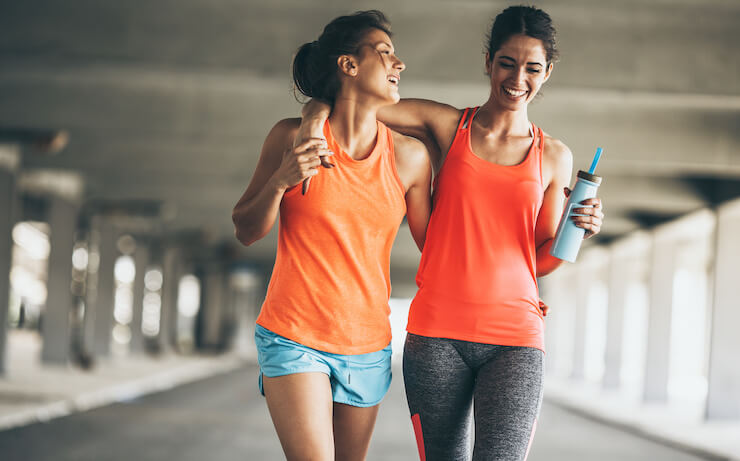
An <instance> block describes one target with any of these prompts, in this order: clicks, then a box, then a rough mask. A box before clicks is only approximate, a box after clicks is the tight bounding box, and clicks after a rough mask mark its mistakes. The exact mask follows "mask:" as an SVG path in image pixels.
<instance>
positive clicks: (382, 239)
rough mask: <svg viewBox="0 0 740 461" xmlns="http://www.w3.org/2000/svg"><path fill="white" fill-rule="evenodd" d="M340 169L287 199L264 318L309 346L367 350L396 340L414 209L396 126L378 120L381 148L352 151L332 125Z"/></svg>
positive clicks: (290, 193)
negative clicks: (403, 249)
mask: <svg viewBox="0 0 740 461" xmlns="http://www.w3.org/2000/svg"><path fill="white" fill-rule="evenodd" d="M324 135H325V136H326V140H327V144H328V146H329V148H330V149H331V150H332V151H333V152H334V156H333V157H332V158H331V161H332V163H334V165H335V167H334V168H331V169H321V170H320V172H319V174H318V175H316V176H314V177H313V178H312V179H311V188H310V189H309V191H308V193H307V194H306V195H301V193H300V190H301V187H300V185H298V186H296V187H293V188H292V189H289V190H288V191H287V192H286V193H285V195H284V196H283V199H282V202H281V203H280V222H279V228H278V249H277V256H276V259H275V267H274V268H273V271H272V278H271V279H270V284H269V286H268V289H267V297H266V299H265V302H264V304H263V305H262V310H261V312H260V315H259V317H258V318H257V323H258V324H259V325H261V326H263V327H264V328H267V329H268V330H270V331H272V332H274V333H276V334H278V335H281V336H284V337H286V338H288V339H292V340H293V341H296V342H298V343H301V344H303V345H304V346H308V347H311V348H313V349H317V350H321V351H324V352H330V353H334V354H365V353H368V352H375V351H378V350H381V349H383V348H384V347H386V346H387V345H388V343H390V340H391V328H390V323H389V321H388V315H389V313H390V308H389V307H388V298H389V296H390V292H391V284H390V254H391V247H392V245H393V240H394V239H395V236H396V233H397V231H398V228H399V225H400V224H401V220H402V219H403V216H404V215H405V214H406V201H405V199H404V195H405V192H404V188H403V185H402V183H401V180H400V178H399V177H398V173H397V172H396V165H395V156H394V150H393V138H392V134H391V131H390V130H389V129H388V128H387V127H386V126H385V125H383V124H382V123H380V122H378V135H377V142H376V145H375V148H374V149H373V151H372V152H371V153H370V155H369V156H368V157H366V158H364V159H362V160H354V159H353V158H352V157H350V156H349V155H347V154H346V153H345V152H344V151H343V150H342V148H341V147H340V146H339V144H337V142H336V140H335V139H334V137H333V136H332V133H331V127H330V125H329V122H328V121H327V122H326V124H325V125H324Z"/></svg>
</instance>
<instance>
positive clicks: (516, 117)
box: [475, 98, 531, 137]
mask: <svg viewBox="0 0 740 461" xmlns="http://www.w3.org/2000/svg"><path fill="white" fill-rule="evenodd" d="M475 121H476V123H477V124H478V125H480V126H482V127H483V128H485V129H486V130H487V131H489V135H492V136H496V137H498V136H501V137H509V136H528V135H529V129H530V126H531V125H530V123H529V116H528V115H527V107H526V106H525V107H524V108H523V109H522V110H517V111H512V110H506V109H503V108H501V106H499V105H498V104H497V103H496V101H494V100H493V99H492V98H489V99H488V101H486V102H485V103H484V104H483V105H482V106H480V108H479V109H478V113H477V114H476V116H475Z"/></svg>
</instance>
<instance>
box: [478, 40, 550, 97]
mask: <svg viewBox="0 0 740 461" xmlns="http://www.w3.org/2000/svg"><path fill="white" fill-rule="evenodd" d="M486 70H487V72H488V74H489V75H490V77H491V97H492V98H493V99H494V100H495V101H496V102H498V103H499V105H500V106H501V107H503V108H506V109H509V110H520V109H522V108H524V107H526V105H527V104H529V102H530V101H531V100H532V99H534V97H535V95H536V94H537V92H538V91H539V90H540V87H541V86H542V84H543V83H545V82H546V81H547V79H548V78H549V77H550V72H551V71H552V64H550V65H549V66H548V64H547V59H546V55H545V48H544V46H543V45H542V41H541V40H539V39H536V38H533V37H529V36H527V35H521V34H520V35H513V36H511V38H509V39H508V40H507V41H505V42H504V44H503V45H501V48H500V49H499V50H498V51H496V54H495V55H494V56H493V59H491V57H490V56H489V55H488V54H486Z"/></svg>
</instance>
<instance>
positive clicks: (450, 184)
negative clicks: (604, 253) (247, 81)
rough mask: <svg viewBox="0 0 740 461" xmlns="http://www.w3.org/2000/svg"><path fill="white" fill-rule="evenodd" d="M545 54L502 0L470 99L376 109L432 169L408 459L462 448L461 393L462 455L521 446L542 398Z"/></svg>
mask: <svg viewBox="0 0 740 461" xmlns="http://www.w3.org/2000/svg"><path fill="white" fill-rule="evenodd" d="M556 58H557V50H556V48H555V29H554V27H553V25H552V21H551V20H550V16H549V15H548V14H547V13H545V12H544V11H542V10H540V9H537V8H534V7H525V6H515V7H510V8H507V9H506V10H504V11H503V12H502V13H501V14H499V15H498V16H497V17H496V19H495V21H494V23H493V26H492V28H491V32H490V35H489V39H488V46H487V49H486V57H485V62H484V64H485V69H486V74H487V75H488V77H489V83H490V94H489V96H488V100H487V101H486V102H485V103H484V104H482V105H481V106H479V107H471V108H465V109H456V108H454V107H451V106H448V105H446V104H440V103H437V102H434V101H427V100H420V99H408V100H405V99H404V100H401V101H400V102H399V103H398V104H396V105H393V106H387V107H384V108H382V109H381V110H380V112H379V113H378V116H379V118H380V120H381V121H383V122H385V123H387V124H388V125H389V126H390V127H392V128H394V129H397V130H399V131H400V132H402V133H404V134H407V135H410V136H414V137H416V138H418V139H420V140H421V141H423V142H424V144H425V145H426V146H428V147H429V148H430V149H429V152H430V155H431V163H432V165H433V167H434V170H435V173H436V178H435V181H434V186H435V187H434V196H433V198H434V201H433V203H434V211H433V213H432V215H431V219H430V221H429V229H428V231H427V235H426V241H425V245H424V249H423V252H422V257H421V263H420V267H419V271H418V274H417V278H416V280H417V284H418V286H419V291H418V292H417V294H416V297H415V298H414V300H413V302H412V304H411V308H410V311H409V319H408V326H407V330H408V333H409V334H408V336H407V339H406V345H405V348H404V357H403V368H404V382H405V385H406V396H407V400H408V404H409V409H410V412H411V419H412V423H413V427H414V430H415V431H416V437H417V441H418V443H419V453H420V456H421V458H422V459H426V460H449V459H469V457H470V453H469V451H470V446H471V443H470V437H471V435H470V432H471V429H470V422H469V414H470V411H471V407H472V403H473V399H475V444H474V445H473V459H476V460H477V459H512V460H513V459H517V460H520V459H524V458H526V456H527V452H528V447H529V443H530V442H531V440H532V436H533V435H534V430H535V427H536V419H537V414H538V411H539V406H540V402H541V396H542V377H543V374H542V373H543V359H544V318H543V317H544V315H545V311H544V310H541V308H540V304H541V302H540V300H539V294H538V287H537V277H540V276H543V275H546V274H548V273H550V272H552V271H553V270H555V269H556V268H557V267H558V266H559V265H560V263H561V261H560V260H558V259H556V258H554V257H552V256H550V254H549V250H550V247H551V246H552V242H553V237H554V235H555V231H556V228H557V225H558V222H559V220H560V216H561V213H562V210H563V201H564V198H565V196H564V194H563V190H564V188H565V186H566V185H567V184H568V183H569V181H570V173H571V167H572V156H571V153H570V150H569V149H568V148H567V147H566V146H565V145H564V144H563V143H562V142H560V141H559V140H557V139H555V138H553V137H551V136H549V135H547V134H545V133H544V131H543V130H542V129H541V128H539V127H537V126H536V125H535V124H534V123H532V122H531V121H530V120H529V116H528V113H527V109H528V106H529V103H530V102H531V101H532V100H533V99H534V98H535V97H536V96H537V94H538V92H539V90H540V88H541V87H542V85H543V84H544V83H545V82H546V81H547V80H548V79H549V78H550V75H551V73H552V70H553V64H554V61H555V59H556ZM304 112H305V113H306V117H305V121H306V123H305V124H304V130H305V131H306V132H309V133H311V136H313V137H319V136H321V133H320V131H319V127H320V126H322V124H323V122H324V118H325V117H326V116H327V114H328V113H329V108H328V107H322V106H321V105H320V104H319V103H314V102H312V103H311V104H309V105H308V106H307V109H305V110H304ZM332 116H333V112H332ZM442 171H444V173H443V174H442V173H441V172H442ZM582 205H583V208H578V209H576V212H577V213H579V214H582V216H579V217H577V218H575V219H574V221H575V223H576V226H579V227H582V228H584V229H586V231H587V235H588V236H590V235H593V234H595V233H598V232H599V230H600V228H601V220H602V217H603V213H602V212H601V209H600V208H601V202H600V201H599V199H590V200H587V201H584V202H582Z"/></svg>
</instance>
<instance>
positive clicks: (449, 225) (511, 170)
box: [407, 108, 544, 351]
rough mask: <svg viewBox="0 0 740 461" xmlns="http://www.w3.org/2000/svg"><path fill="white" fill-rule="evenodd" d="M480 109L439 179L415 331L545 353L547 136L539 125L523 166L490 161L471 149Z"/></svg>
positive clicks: (413, 315) (460, 133) (464, 124)
mask: <svg viewBox="0 0 740 461" xmlns="http://www.w3.org/2000/svg"><path fill="white" fill-rule="evenodd" d="M476 109H477V108H476ZM476 109H472V110H471V109H466V110H465V112H464V114H463V117H462V119H461V120H460V124H459V126H458V129H457V133H456V135H455V139H454V140H453V142H452V146H451V147H450V150H449V152H448V154H447V158H446V159H445V162H444V165H443V166H442V169H441V171H440V173H439V174H438V176H437V178H435V182H434V194H433V197H432V200H433V206H434V208H433V212H432V216H431V219H430V222H429V228H428V229H427V235H426V241H425V243H424V251H423V252H422V257H421V264H420V266H419V271H418V273H417V277H416V282H417V285H418V286H419V291H418V292H417V294H416V297H415V298H414V300H413V302H412V304H411V310H410V312H409V321H408V327H407V329H408V331H409V332H410V333H414V334H417V335H421V336H431V337H441V338H451V339H459V340H464V341H472V342H479V343H486V344H498V345H504V346H527V347H535V348H538V349H541V350H543V351H544V321H543V318H542V315H541V313H540V310H539V308H538V307H539V296H538V291H537V279H536V274H537V271H536V258H537V255H536V248H535V240H534V230H535V224H536V222H537V215H538V213H539V211H540V206H541V205H542V200H543V195H544V188H543V185H542V167H541V165H542V152H543V149H544V136H543V133H542V130H541V129H538V128H537V127H535V126H534V124H533V125H532V130H533V131H532V132H533V133H534V135H535V136H533V137H534V139H533V141H532V146H531V147H530V149H529V152H528V153H527V156H526V157H525V159H524V160H523V161H522V162H521V163H519V164H518V165H513V166H503V165H499V164H496V163H491V162H488V161H486V160H483V159H482V158H480V157H477V156H476V155H475V154H474V153H473V151H472V149H471V147H470V146H471V144H470V131H471V130H470V127H471V125H472V119H473V117H474V116H475V112H476Z"/></svg>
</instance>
